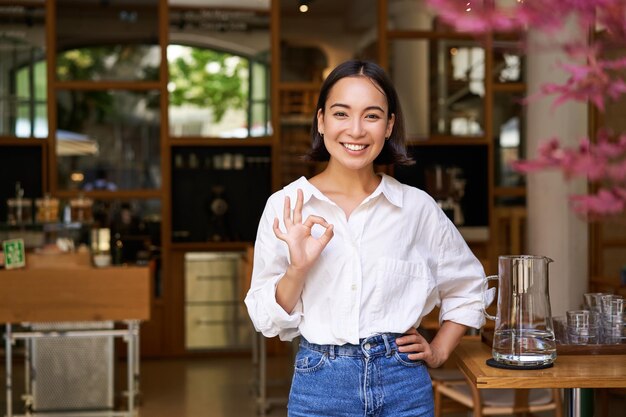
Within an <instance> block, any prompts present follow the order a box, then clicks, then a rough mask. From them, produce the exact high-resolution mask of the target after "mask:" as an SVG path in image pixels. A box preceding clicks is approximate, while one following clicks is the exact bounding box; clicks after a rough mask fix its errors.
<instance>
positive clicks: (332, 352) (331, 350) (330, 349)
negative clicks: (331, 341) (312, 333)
mask: <svg viewBox="0 0 626 417" xmlns="http://www.w3.org/2000/svg"><path fill="white" fill-rule="evenodd" d="M328 353H329V354H330V359H331V360H333V359H335V345H329V346H328Z"/></svg>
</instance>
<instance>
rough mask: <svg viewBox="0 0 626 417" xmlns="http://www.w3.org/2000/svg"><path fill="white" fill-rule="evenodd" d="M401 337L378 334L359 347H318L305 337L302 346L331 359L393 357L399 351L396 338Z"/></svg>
mask: <svg viewBox="0 0 626 417" xmlns="http://www.w3.org/2000/svg"><path fill="white" fill-rule="evenodd" d="M400 336H402V333H381V334H376V335H373V336H370V337H366V338H364V339H360V340H359V344H358V345H351V344H345V345H318V344H316V343H311V342H309V341H308V340H306V339H305V338H304V337H300V346H302V347H305V348H307V349H311V350H315V351H318V352H322V353H328V355H329V356H330V358H331V359H332V358H334V357H335V356H365V357H370V356H375V355H385V356H391V355H392V354H393V353H394V352H395V351H397V350H398V345H396V337H400Z"/></svg>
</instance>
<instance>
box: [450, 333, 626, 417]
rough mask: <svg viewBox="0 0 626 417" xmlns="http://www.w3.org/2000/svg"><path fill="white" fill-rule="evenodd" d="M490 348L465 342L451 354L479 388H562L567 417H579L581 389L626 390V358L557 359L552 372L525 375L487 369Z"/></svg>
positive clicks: (481, 344)
mask: <svg viewBox="0 0 626 417" xmlns="http://www.w3.org/2000/svg"><path fill="white" fill-rule="evenodd" d="M491 357H492V355H491V348H490V347H489V346H487V345H486V344H484V343H483V342H481V341H480V339H478V338H475V339H466V340H463V341H462V342H461V344H460V345H459V346H458V347H457V348H456V350H455V351H454V358H455V359H456V361H457V363H458V365H459V368H460V369H461V371H462V372H463V373H464V374H465V375H466V376H467V377H468V378H469V380H470V381H471V382H472V383H473V384H474V385H476V387H477V388H478V389H482V388H564V389H565V393H566V403H567V405H568V407H567V408H568V415H569V416H571V417H580V414H581V403H580V400H581V395H580V394H581V392H580V389H581V388H621V387H626V355H560V356H557V359H556V361H555V362H554V366H553V367H552V368H547V369H542V370H536V371H528V370H521V371H518V370H507V369H498V368H493V367H491V366H488V365H487V364H486V363H485V361H486V360H487V359H489V358H491Z"/></svg>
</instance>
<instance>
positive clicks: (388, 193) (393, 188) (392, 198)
mask: <svg viewBox="0 0 626 417" xmlns="http://www.w3.org/2000/svg"><path fill="white" fill-rule="evenodd" d="M379 175H380V176H381V177H382V180H381V181H380V185H379V186H378V188H377V189H376V191H374V192H373V193H372V195H371V196H370V198H373V197H376V196H377V195H378V194H382V195H384V196H385V198H386V199H387V201H389V202H390V203H391V204H393V205H394V206H396V207H399V208H402V184H401V183H400V182H399V181H398V180H396V179H395V178H393V177H390V176H389V175H387V174H384V173H381V174H379Z"/></svg>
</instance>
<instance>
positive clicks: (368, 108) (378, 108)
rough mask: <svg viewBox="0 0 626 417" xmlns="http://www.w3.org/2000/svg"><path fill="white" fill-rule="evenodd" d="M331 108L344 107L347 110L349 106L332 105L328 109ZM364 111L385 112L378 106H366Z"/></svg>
mask: <svg viewBox="0 0 626 417" xmlns="http://www.w3.org/2000/svg"><path fill="white" fill-rule="evenodd" d="M333 107H344V108H346V109H349V108H350V106H349V105H347V104H343V103H335V104H332V105H331V106H330V108H331V109H332V108H333ZM365 110H378V111H380V112H382V113H384V112H385V110H383V108H382V107H380V106H368V107H366V108H365Z"/></svg>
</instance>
